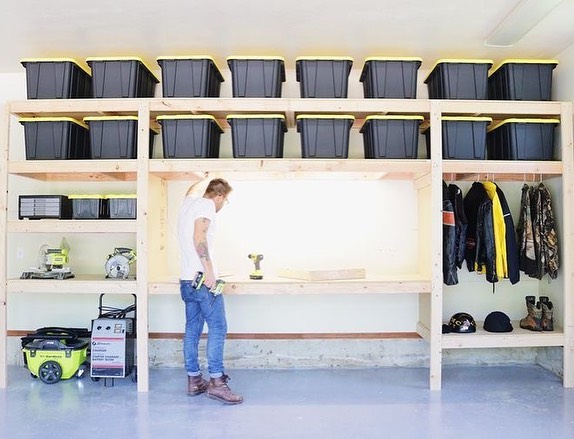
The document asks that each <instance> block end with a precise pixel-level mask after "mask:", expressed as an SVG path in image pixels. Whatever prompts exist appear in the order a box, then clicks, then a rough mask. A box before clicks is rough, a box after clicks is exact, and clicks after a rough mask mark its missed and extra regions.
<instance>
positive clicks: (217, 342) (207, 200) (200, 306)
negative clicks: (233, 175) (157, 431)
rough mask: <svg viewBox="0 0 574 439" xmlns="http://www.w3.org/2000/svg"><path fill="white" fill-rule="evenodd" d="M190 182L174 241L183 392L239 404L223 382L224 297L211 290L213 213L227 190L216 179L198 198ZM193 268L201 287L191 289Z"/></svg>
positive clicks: (225, 184)
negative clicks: (203, 344) (203, 366)
mask: <svg viewBox="0 0 574 439" xmlns="http://www.w3.org/2000/svg"><path fill="white" fill-rule="evenodd" d="M194 189H195V188H194V187H193V186H192V187H191V188H190V189H189V190H188V192H187V195H186V197H185V199H184V201H183V204H182V206H181V208H180V211H179V218H178V240H179V246H180V254H181V277H180V292H181V298H182V299H183V301H184V302H185V319H186V322H185V337H184V342H183V353H184V357H185V369H186V371H187V375H188V378H187V380H188V381H187V393H188V395H190V396H196V395H200V394H202V393H205V394H206V395H207V396H208V397H210V398H213V399H217V400H219V401H222V402H224V403H226V404H240V403H242V402H243V398H242V397H241V396H239V395H236V394H234V393H233V392H232V391H231V389H230V388H229V387H228V385H227V381H228V380H229V377H228V376H227V375H225V373H224V369H223V346H224V343H225V336H226V334H227V321H226V318H225V307H224V304H223V295H221V294H213V293H212V292H211V291H210V290H211V289H212V288H213V287H214V286H215V283H216V280H217V266H216V263H215V258H214V248H213V240H214V234H215V214H216V213H217V212H219V211H220V210H221V208H222V207H223V206H224V205H225V204H226V203H227V202H228V201H227V197H228V195H229V194H230V192H231V191H232V188H231V186H230V185H229V183H228V182H227V181H225V180H223V179H221V178H216V179H213V180H211V181H210V182H209V184H208V185H207V188H206V189H205V193H204V194H203V196H202V197H201V196H197V195H195V194H194ZM197 272H202V273H203V275H204V280H203V285H201V286H200V287H199V288H197V289H196V288H194V287H193V286H192V285H193V281H194V279H195V277H196V275H197ZM204 322H206V323H207V327H208V330H209V332H208V335H207V363H208V371H209V376H210V381H209V383H208V382H207V381H206V380H204V379H203V377H202V375H201V371H200V368H199V362H198V345H199V338H200V335H201V332H202V330H203V324H204Z"/></svg>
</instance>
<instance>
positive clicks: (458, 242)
mask: <svg viewBox="0 0 574 439" xmlns="http://www.w3.org/2000/svg"><path fill="white" fill-rule="evenodd" d="M448 198H449V200H450V202H451V204H452V207H453V209H454V221H455V262H456V266H457V267H458V268H462V263H463V262H464V251H465V246H466V229H467V227H468V221H467V219H466V215H465V213H464V204H463V201H462V191H461V190H460V188H459V187H458V186H456V185H454V184H449V185H448Z"/></svg>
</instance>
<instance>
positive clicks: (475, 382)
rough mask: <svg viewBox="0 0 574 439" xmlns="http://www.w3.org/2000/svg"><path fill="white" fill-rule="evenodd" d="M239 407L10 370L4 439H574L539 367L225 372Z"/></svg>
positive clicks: (172, 390) (164, 374) (573, 409)
mask: <svg viewBox="0 0 574 439" xmlns="http://www.w3.org/2000/svg"><path fill="white" fill-rule="evenodd" d="M229 375H230V376H231V377H232V381H231V382H230V386H231V388H232V389H233V390H235V391H237V392H238V393H241V394H242V395H243V396H244V397H245V402H244V403H243V404H242V405H239V406H224V405H222V404H220V403H218V402H217V401H213V400H210V399H207V398H205V397H204V396H203V395H201V396H198V397H195V398H191V397H188V396H186V394H185V375H184V372H183V371H182V370H177V369H153V370H151V371H150V392H149V393H145V394H141V393H140V394H138V393H137V392H136V389H135V384H134V383H132V382H131V380H130V379H129V378H128V379H120V380H116V382H115V386H114V387H104V385H103V382H101V381H100V382H98V383H95V382H92V381H91V380H90V378H89V377H88V378H85V379H83V380H77V379H75V378H74V379H71V380H66V381H60V382H58V383H55V384H52V385H47V384H44V383H42V382H41V381H39V380H37V379H32V378H31V377H30V375H29V373H28V371H27V369H24V368H19V367H12V368H10V370H9V386H8V389H6V390H1V391H0V438H3V439H12V438H14V439H28V438H42V439H51V438H58V439H65V438H79V439H91V438H103V439H115V438H122V439H127V438H161V439H170V438H177V439H183V438H209V439H240V438H241V439H258V438H265V439H272V438H294V439H295V438H297V439H298V438H313V439H321V438H334V439H339V438H341V439H343V438H352V439H369V438H401V439H402V438H417V439H423V438H488V439H497V438H504V439H514V438H520V437H523V438H537V437H538V438H545V439H550V438H552V439H561V438H564V439H566V438H569V439H572V438H574V390H569V389H564V388H563V387H562V383H561V380H560V379H559V378H558V377H556V376H555V375H553V374H551V373H550V372H548V371H546V370H544V369H542V368H540V367H538V366H504V367H469V366H456V367H445V368H444V370H443V390H442V391H441V392H437V391H430V390H428V369H418V368H382V369H328V370H233V371H229Z"/></svg>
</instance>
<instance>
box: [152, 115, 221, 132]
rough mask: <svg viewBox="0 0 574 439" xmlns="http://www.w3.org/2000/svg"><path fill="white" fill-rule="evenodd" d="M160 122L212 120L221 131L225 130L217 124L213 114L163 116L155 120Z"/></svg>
mask: <svg viewBox="0 0 574 439" xmlns="http://www.w3.org/2000/svg"><path fill="white" fill-rule="evenodd" d="M155 119H156V120H157V121H158V122H160V123H161V121H162V120H194V119H195V120H205V119H207V120H211V121H212V122H214V123H215V124H216V125H217V126H218V127H219V129H221V130H223V129H222V128H221V126H220V125H219V123H218V122H217V119H216V118H215V117H214V116H212V115H211V114H163V115H161V116H157V117H156V118H155Z"/></svg>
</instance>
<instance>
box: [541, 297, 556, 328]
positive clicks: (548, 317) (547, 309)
mask: <svg viewBox="0 0 574 439" xmlns="http://www.w3.org/2000/svg"><path fill="white" fill-rule="evenodd" d="M540 305H542V320H541V321H540V326H541V327H542V330H543V331H554V318H553V316H554V305H552V302H551V301H550V299H549V298H548V297H547V296H540Z"/></svg>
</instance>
